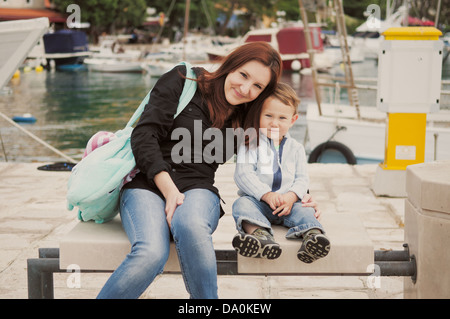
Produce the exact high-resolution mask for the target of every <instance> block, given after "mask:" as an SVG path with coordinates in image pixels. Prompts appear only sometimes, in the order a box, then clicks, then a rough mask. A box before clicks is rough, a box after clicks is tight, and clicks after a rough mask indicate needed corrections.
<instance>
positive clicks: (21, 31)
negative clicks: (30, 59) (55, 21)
mask: <svg viewBox="0 0 450 319" xmlns="http://www.w3.org/2000/svg"><path fill="white" fill-rule="evenodd" d="M48 28H49V20H48V18H38V19H29V20H16V21H6V22H0V43H1V48H2V49H1V50H0V89H2V88H3V87H4V86H5V85H6V83H8V82H9V80H10V79H11V78H12V76H13V75H14V73H15V72H16V71H17V69H18V68H19V66H20V65H21V64H22V63H23V62H24V61H25V59H26V58H27V56H28V54H29V52H30V51H31V50H32V49H33V47H34V46H35V45H36V44H37V43H38V41H39V40H40V39H41V38H42V36H43V35H44V34H45V33H46V32H47V31H48Z"/></svg>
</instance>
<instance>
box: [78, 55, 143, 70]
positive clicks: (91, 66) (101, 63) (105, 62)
mask: <svg viewBox="0 0 450 319" xmlns="http://www.w3.org/2000/svg"><path fill="white" fill-rule="evenodd" d="M84 64H85V65H86V67H87V69H88V70H89V71H94V72H108V73H123V72H132V73H133V72H142V71H143V70H144V68H143V65H142V62H140V61H128V60H120V59H114V58H110V59H99V58H87V59H84Z"/></svg>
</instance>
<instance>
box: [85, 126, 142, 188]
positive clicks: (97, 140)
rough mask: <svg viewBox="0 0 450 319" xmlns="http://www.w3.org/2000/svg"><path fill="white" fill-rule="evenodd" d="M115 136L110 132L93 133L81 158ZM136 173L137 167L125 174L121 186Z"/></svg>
mask: <svg viewBox="0 0 450 319" xmlns="http://www.w3.org/2000/svg"><path fill="white" fill-rule="evenodd" d="M115 138H117V136H116V134H114V133H111V132H106V131H100V132H97V133H95V134H94V135H93V136H92V137H91V138H90V139H89V141H88V143H87V145H86V149H85V150H84V154H83V158H85V157H86V156H88V155H89V154H90V153H91V152H93V151H94V150H95V149H96V148H98V147H100V146H103V145H105V144H107V143H109V142H111V141H112V140H113V139H115ZM137 173H139V170H138V169H137V168H134V169H133V170H132V171H131V172H130V173H129V174H128V175H127V176H125V177H124V179H123V182H122V185H121V187H122V186H123V185H125V184H126V183H128V182H131V180H132V179H133V178H134V177H135V176H136V174H137Z"/></svg>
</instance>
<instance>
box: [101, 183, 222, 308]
mask: <svg viewBox="0 0 450 319" xmlns="http://www.w3.org/2000/svg"><path fill="white" fill-rule="evenodd" d="M184 194H185V199H184V202H183V204H182V205H180V206H178V207H177V209H176V210H175V213H174V215H173V218H172V222H171V229H170V230H169V226H168V224H167V221H166V214H165V212H164V208H165V201H164V200H162V199H161V197H159V196H158V195H156V194H154V193H153V192H151V191H148V190H144V189H124V190H123V192H122V196H121V198H120V216H121V219H122V224H123V228H124V229H125V232H126V233H127V236H128V238H129V240H130V243H131V252H130V253H129V254H128V255H127V256H126V258H125V260H124V261H123V262H122V264H121V265H120V266H119V267H118V268H117V269H116V270H115V272H114V273H113V274H112V275H111V277H110V278H109V279H108V281H107V282H106V284H105V286H104V287H103V289H102V290H101V291H100V293H99V295H98V297H97V298H138V297H139V296H140V295H141V294H142V293H143V292H144V291H145V289H146V288H147V287H148V286H149V285H150V284H151V283H152V282H153V280H154V279H155V277H156V276H157V275H158V274H160V273H162V272H163V268H164V265H165V264H166V262H167V259H168V257H169V245H170V232H172V235H173V238H174V241H175V246H176V249H177V253H178V259H179V261H180V267H181V272H182V275H183V279H184V282H185V286H186V289H187V291H188V292H189V294H190V296H191V298H203V299H206V298H217V265H216V256H215V252H214V247H213V244H212V236H211V235H212V233H213V232H214V230H215V229H216V227H217V224H218V222H219V216H220V202H219V197H218V196H217V195H216V194H214V193H213V192H211V191H209V190H206V189H192V190H189V191H187V192H185V193H184Z"/></svg>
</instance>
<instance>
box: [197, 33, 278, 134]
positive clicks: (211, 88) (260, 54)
mask: <svg viewBox="0 0 450 319" xmlns="http://www.w3.org/2000/svg"><path fill="white" fill-rule="evenodd" d="M254 60H256V61H259V62H261V63H262V64H264V65H266V66H267V67H269V68H270V71H271V79H270V82H269V84H268V85H267V86H266V88H265V89H264V91H263V92H261V94H260V95H259V96H258V97H257V98H256V99H255V100H254V101H252V102H251V103H249V105H247V106H245V107H243V106H234V105H231V104H229V103H228V102H227V100H226V98H225V91H224V86H225V79H226V77H227V75H228V74H229V73H231V72H233V71H234V70H236V69H237V68H239V67H241V66H242V65H244V64H245V63H247V62H250V61H254ZM281 73H282V64H281V57H280V54H279V53H278V52H277V51H276V50H275V49H274V48H273V47H272V46H271V45H270V44H268V43H266V42H251V43H247V44H244V45H241V46H239V47H238V48H236V49H235V50H233V51H232V52H231V53H230V54H229V55H228V56H227V57H225V58H224V59H223V61H222V64H221V65H220V67H219V68H218V69H217V70H216V71H215V72H204V73H203V74H202V75H200V76H199V78H198V86H199V89H200V91H201V92H202V94H203V98H204V99H205V101H206V104H207V105H208V109H209V113H210V116H211V121H212V123H213V124H212V126H213V127H217V128H222V127H223V125H224V123H225V121H226V120H227V118H228V116H229V110H230V109H232V110H233V113H232V115H231V120H232V126H233V128H237V127H242V126H244V122H245V121H246V120H245V117H246V114H247V111H248V108H249V107H250V106H251V105H254V104H256V105H257V104H259V103H261V102H262V101H264V100H265V99H266V98H267V97H269V96H270V95H271V94H272V92H273V91H274V90H275V87H276V85H277V83H278V81H279V79H280V77H281Z"/></svg>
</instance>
